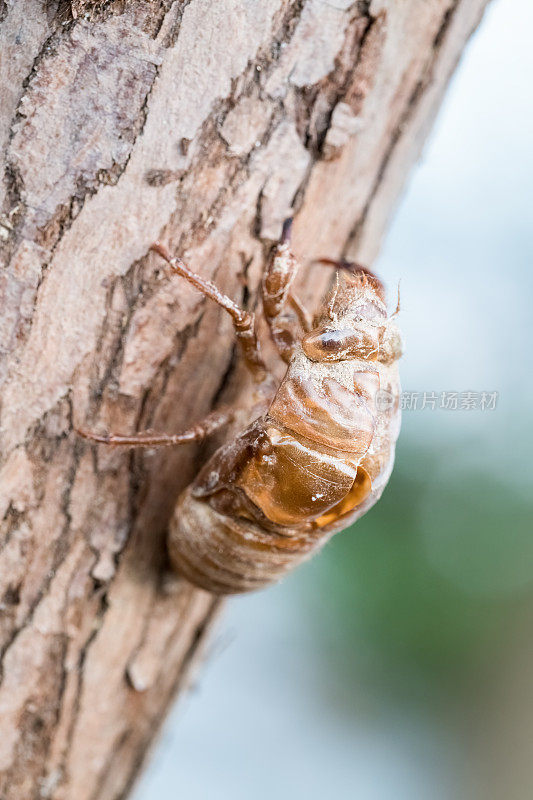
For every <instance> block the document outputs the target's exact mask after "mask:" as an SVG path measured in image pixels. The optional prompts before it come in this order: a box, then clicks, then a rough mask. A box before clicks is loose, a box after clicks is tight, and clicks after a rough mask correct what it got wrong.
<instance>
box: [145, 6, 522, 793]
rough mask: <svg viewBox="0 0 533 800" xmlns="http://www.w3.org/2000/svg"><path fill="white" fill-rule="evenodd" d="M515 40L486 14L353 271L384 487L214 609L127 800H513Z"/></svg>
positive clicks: (517, 757) (517, 587) (517, 431)
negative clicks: (366, 280)
mask: <svg viewBox="0 0 533 800" xmlns="http://www.w3.org/2000/svg"><path fill="white" fill-rule="evenodd" d="M532 30H533V4H532V3H531V0H495V1H494V2H493V3H492V5H491V6H490V7H489V9H488V11H487V13H486V16H485V19H484V21H483V23H482V26H481V28H480V29H479V31H478V32H477V34H476V35H475V37H474V38H473V39H472V41H471V43H470V45H469V47H468V49H467V51H466V53H465V55H464V58H463V60H462V62H461V64H460V66H459V69H458V71H457V73H456V75H455V78H454V80H453V83H452V85H451V87H450V90H449V92H448V95H447V99H446V101H445V103H444V105H443V107H442V110H441V113H440V116H439V119H438V120H437V124H436V126H435V130H434V133H433V136H432V138H431V140H430V142H429V143H428V146H427V147H426V151H425V154H424V157H423V159H422V161H421V163H420V164H419V166H418V168H417V169H416V170H415V172H414V174H413V177H412V180H411V182H410V185H409V187H408V189H407V191H406V193H405V195H404V197H403V200H402V203H401V205H400V208H399V209H398V213H397V215H396V217H395V219H394V223H393V225H392V227H391V229H390V231H389V234H388V237H387V239H386V241H385V244H384V248H383V251H382V254H381V256H380V259H379V261H378V263H377V264H376V265H375V269H376V271H377V272H378V274H380V275H381V276H382V277H383V278H384V280H385V282H386V284H387V285H388V286H389V287H390V295H394V293H395V288H394V287H395V285H396V284H397V282H398V280H399V279H400V278H401V292H402V313H401V318H400V323H401V326H402V329H403V331H404V334H405V343H406V354H405V356H404V358H403V361H402V365H401V370H402V382H403V388H404V390H405V394H404V404H405V405H406V406H407V407H406V409H405V410H404V415H403V427H402V432H401V436H400V440H399V445H398V450H397V463H396V467H395V471H394V473H393V476H392V479H391V481H390V484H389V487H388V488H387V490H386V492H385V494H384V496H383V498H382V500H381V502H380V503H379V504H378V505H377V506H376V508H375V509H374V510H372V511H371V512H370V513H369V514H368V515H367V516H366V517H365V518H364V519H363V520H361V521H360V522H358V523H357V526H356V528H355V529H353V530H348V531H346V532H345V533H343V534H340V535H338V536H337V537H336V538H335V539H334V540H333V541H332V542H331V543H330V544H329V545H328V546H327V547H326V549H325V550H324V551H323V553H322V554H321V556H319V557H317V558H316V559H315V560H314V561H312V562H311V563H310V564H309V565H307V566H306V567H304V568H303V569H301V570H300V571H299V572H298V573H297V574H295V575H293V576H292V577H290V578H289V579H288V580H287V581H286V582H285V583H283V584H282V585H280V586H277V587H274V588H272V589H269V590H267V591H264V592H262V593H259V594H257V595H252V596H250V597H243V598H238V599H235V600H233V601H231V602H230V603H229V604H228V605H227V607H226V610H225V615H224V617H223V619H222V621H221V623H219V628H218V632H217V633H216V635H215V637H214V640H212V643H211V652H210V653H209V654H208V657H207V660H206V663H205V664H204V666H203V669H202V670H201V674H200V675H199V677H198V685H197V686H196V687H195V688H194V689H193V691H192V692H191V693H189V694H188V695H187V696H185V697H183V698H182V699H181V700H180V701H179V703H178V704H177V706H176V707H175V708H174V710H173V711H172V712H171V715H170V717H169V719H168V721H167V724H166V726H165V728H164V731H163V734H162V737H161V739H160V742H159V744H158V747H157V749H156V751H155V753H154V754H153V759H152V761H151V763H150V765H149V767H148V769H147V771H146V773H145V775H144V776H143V779H142V781H141V783H140V784H139V786H138V787H137V791H136V793H135V795H134V797H135V800H154V798H157V800H171V798H172V800H174V798H175V797H176V796H177V794H178V793H179V795H180V796H183V797H186V798H187V800H200V799H201V800H203V799H204V798H217V799H218V798H221V800H225V798H228V799H229V798H231V800H241V799H242V800H244V799H245V798H246V800H249V798H255V800H263V799H265V800H266V798H271V797H276V798H280V800H285V799H286V798H291V800H292V798H295V797H297V798H299V797H306V798H308V800H315V799H316V800H318V798H323V797H324V796H329V797H334V798H344V797H354V798H361V800H419V799H420V800H457V799H458V798H468V799H470V798H483V800H493V798H494V800H503V799H504V798H505V800H512V799H514V798H516V799H517V800H526V799H527V798H531V797H533V492H532V491H531V488H532V487H531V473H532V469H531V458H532V454H531V451H532V444H533V434H532V421H533V418H532V414H531V402H532V396H533V369H532V358H531V351H532V325H531V321H532V314H531V305H532V303H533V293H532V288H533V272H532V270H531V266H532V265H531V261H532V251H533V246H532V233H531V231H532V224H531V223H532V212H533V199H532V183H533V149H532V142H533V112H532V108H531V105H530V103H531V99H532V98H531V82H532V77H533V48H532V47H531V31H532ZM528 103H529V106H528ZM424 393H425V397H424ZM443 393H444V398H445V402H447V403H448V404H449V405H451V406H452V407H451V408H441V404H442V398H443ZM452 393H457V394H456V395H455V397H456V402H457V408H455V409H454V408H453V405H454V400H453V395H452ZM494 393H497V396H495V395H494ZM494 400H495V403H494ZM413 406H416V408H414V407H413ZM433 406H434V407H433ZM494 406H495V407H494Z"/></svg>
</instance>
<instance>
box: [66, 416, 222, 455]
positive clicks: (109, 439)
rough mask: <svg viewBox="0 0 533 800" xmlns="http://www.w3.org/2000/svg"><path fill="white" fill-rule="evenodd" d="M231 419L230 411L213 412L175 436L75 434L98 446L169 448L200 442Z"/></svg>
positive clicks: (85, 431)
mask: <svg viewBox="0 0 533 800" xmlns="http://www.w3.org/2000/svg"><path fill="white" fill-rule="evenodd" d="M232 417H233V414H232V412H231V411H213V412H212V413H211V414H208V415H207V417H205V419H203V420H202V421H201V422H198V423H197V424H196V425H193V426H192V428H189V429H188V430H186V431H182V433H175V434H169V433H154V432H153V431H144V432H141V433H133V434H131V435H123V434H120V433H104V434H98V433H92V432H91V431H87V430H85V429H83V428H78V429H77V432H78V433H79V434H80V436H83V438H84V439H88V440H89V441H91V442H98V443H99V444H110V445H125V446H127V447H160V446H166V447H169V446H171V445H177V444H187V442H198V441H201V440H202V439H205V438H206V437H207V436H209V435H210V434H211V433H214V432H215V431H216V430H218V428H221V427H222V426H223V425H226V424H227V423H228V422H230V420H231V419H232Z"/></svg>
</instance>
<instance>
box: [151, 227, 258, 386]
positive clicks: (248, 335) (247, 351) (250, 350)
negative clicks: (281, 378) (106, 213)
mask: <svg viewBox="0 0 533 800" xmlns="http://www.w3.org/2000/svg"><path fill="white" fill-rule="evenodd" d="M150 249H151V250H153V251H154V252H155V253H157V254H158V255H160V256H161V257H162V258H164V259H165V261H166V262H167V263H168V264H170V266H171V267H172V269H173V270H174V272H177V273H178V275H181V277H182V278H185V280H187V281H188V282H189V283H190V284H192V286H194V287H195V288H196V289H198V291H199V292H201V293H202V294H203V295H205V297H209V298H211V300H214V301H215V303H218V305H219V306H221V308H223V309H224V310H225V311H227V312H228V314H229V315H230V317H231V319H232V322H233V327H234V329H235V335H236V337H237V341H238V342H239V344H240V346H241V348H242V352H243V355H244V359H245V362H246V365H247V366H248V368H249V370H250V371H251V373H252V375H253V377H254V380H256V381H257V382H260V381H263V380H264V379H265V377H266V376H267V368H266V365H265V362H264V361H263V359H262V357H261V353H260V350H259V342H258V340H257V334H256V331H255V316H254V314H252V313H251V312H250V311H246V310H245V309H243V308H240V306H238V305H237V304H236V303H234V302H233V300H232V299H231V298H230V297H228V296H227V295H225V294H223V292H221V291H220V289H219V288H218V287H217V286H216V285H215V284H214V283H213V282H212V281H210V280H207V278H202V277H201V276H200V275H197V274H196V273H195V272H193V271H192V270H191V269H189V267H188V266H187V265H186V264H185V263H184V262H183V261H182V260H181V258H178V257H177V256H174V257H173V256H172V255H171V254H170V253H169V251H168V250H167V248H166V247H165V246H164V245H163V244H161V242H155V243H154V244H153V245H152V247H151V248H150Z"/></svg>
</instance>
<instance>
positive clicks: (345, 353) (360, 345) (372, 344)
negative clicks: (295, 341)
mask: <svg viewBox="0 0 533 800" xmlns="http://www.w3.org/2000/svg"><path fill="white" fill-rule="evenodd" d="M302 347H303V351H304V353H305V355H306V356H307V358H310V359H311V361H346V360H347V359H355V358H362V359H365V360H366V361H374V360H375V359H376V358H377V357H378V355H379V330H378V329H377V328H374V329H373V330H364V329H363V328H337V329H335V328H332V329H329V328H319V329H318V330H314V331H311V333H308V334H307V336H304V338H303V339H302Z"/></svg>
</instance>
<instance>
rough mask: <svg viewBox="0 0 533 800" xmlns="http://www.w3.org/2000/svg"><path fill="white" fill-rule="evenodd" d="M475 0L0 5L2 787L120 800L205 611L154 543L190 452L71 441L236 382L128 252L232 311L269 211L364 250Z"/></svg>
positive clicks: (264, 245)
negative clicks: (174, 265) (176, 269)
mask: <svg viewBox="0 0 533 800" xmlns="http://www.w3.org/2000/svg"><path fill="white" fill-rule="evenodd" d="M485 3H486V0H402V2H398V0H372V2H364V1H363V0H361V1H360V2H352V1H351V0H332V1H331V2H326V0H264V2H259V1H258V0H256V1H255V2H254V0H220V1H219V2H208V0H175V1H174V2H172V0H129V2H125V0H107V2H101V1H100V0H71V1H70V2H69V1H68V0H59V2H51V0H48V2H45V3H43V2H42V0H39V1H38V0H4V2H3V3H2V2H0V18H2V20H3V21H2V26H1V32H0V42H1V50H2V62H1V64H0V72H1V78H0V80H1V85H2V109H1V112H0V142H1V148H2V152H3V157H4V169H5V172H4V180H3V184H2V186H1V189H0V192H1V194H2V197H1V202H0V209H1V216H0V246H1V249H2V252H3V257H4V260H5V265H4V266H3V267H2V272H1V273H0V297H1V298H2V314H1V319H0V381H1V382H2V402H1V418H0V419H1V424H0V441H1V453H2V455H1V463H0V479H1V486H0V519H1V518H3V522H2V532H1V539H0V597H1V598H2V600H1V603H2V605H1V609H2V617H1V627H0V637H1V638H0V646H1V653H2V671H1V674H0V679H1V684H0V720H1V722H0V724H1V728H2V729H1V736H0V770H2V778H1V779H0V787H1V789H0V795H1V797H2V798H5V799H6V800H8V799H9V800H11V798H13V799H14V798H16V800H20V798H46V797H49V798H57V800H66V799H68V800H89V799H90V798H98V800H107V799H108V798H120V797H124V796H125V795H126V794H127V792H128V789H129V787H130V786H131V784H132V781H133V779H134V777H135V775H136V774H137V772H138V770H139V766H140V763H141V760H142V757H143V755H144V753H145V751H146V749H147V747H148V746H149V744H150V741H151V739H152V737H153V736H154V733H155V732H156V731H157V729H158V727H159V725H160V723H161V720H162V718H163V717H164V714H165V713H166V710H167V708H168V705H169V702H170V701H171V699H172V698H173V697H174V695H175V694H176V691H177V690H179V688H181V687H182V686H183V684H184V681H185V677H186V674H187V671H188V669H189V666H190V664H191V661H192V660H193V659H194V657H195V655H196V653H197V651H198V648H199V645H200V643H201V642H202V640H203V639H204V637H205V632H206V630H207V628H208V627H209V624H210V622H211V620H212V618H213V615H214V614H215V612H216V610H217V606H218V601H217V600H216V598H214V597H212V596H210V595H208V594H207V593H205V592H202V591H199V590H196V589H194V588H193V587H191V586H190V585H188V584H186V583H185V582H184V581H182V580H180V579H179V578H176V577H172V576H170V574H169V572H168V568H167V561H166V552H165V544H164V532H165V526H166V523H167V520H168V517H169V515H170V513H171V510H172V507H173V503H174V502H175V499H176V496H177V494H178V492H179V491H180V490H181V489H182V488H183V487H184V486H185V485H186V484H187V483H188V482H189V481H190V479H191V478H192V476H193V475H194V474H195V471H196V470H197V469H198V465H199V463H200V462H201V460H202V459H203V458H204V457H205V452H206V451H205V448H200V447H198V446H193V445H187V446H184V447H182V448H181V449H180V448H176V449H173V450H163V451H157V452H139V451H135V452H132V451H127V450H126V451H124V450H120V451H119V450H112V451H111V452H109V451H106V450H105V449H104V448H103V447H100V448H95V447H93V446H91V445H89V444H87V443H86V442H84V441H82V440H81V439H80V438H79V437H78V436H77V435H76V434H75V432H73V425H82V424H83V425H85V426H86V427H91V428H93V429H98V430H111V431H118V432H131V431H134V430H142V429H146V428H149V427H152V428H154V429H156V430H161V431H167V432H176V431H179V430H180V429H182V428H185V427H186V426H189V425H190V424H191V423H193V422H195V421H197V420H198V419H200V418H201V417H202V416H203V415H204V413H206V412H208V411H209V410H210V409H211V408H212V407H213V406H214V405H215V404H217V403H219V402H220V399H221V398H222V397H223V396H224V397H225V398H230V399H231V398H232V397H233V396H234V395H235V394H236V393H237V392H238V388H239V386H240V380H239V379H238V377H237V376H236V361H235V358H234V347H233V340H232V332H231V327H230V325H229V323H228V321H227V320H226V319H225V318H224V317H223V316H222V315H221V313H219V311H218V309H217V308H216V307H213V305H212V304H209V303H208V302H206V301H204V300H203V299H202V298H201V297H200V296H199V295H198V294H197V293H195V291H194V290H193V289H191V288H189V287H188V286H187V285H185V284H184V283H183V282H182V281H181V280H180V279H179V278H177V277H169V275H168V274H167V272H166V271H165V269H164V267H163V265H162V263H161V261H160V260H159V259H158V258H157V257H156V256H155V255H154V254H148V248H149V246H150V244H151V243H152V242H153V241H155V240H156V239H161V240H162V241H164V242H165V243H166V244H168V245H169V247H170V248H171V249H172V250H173V251H176V252H179V253H180V254H184V253H185V254H186V257H187V260H188V262H189V263H190V265H191V266H193V267H194V268H195V269H197V270H198V271H199V272H201V273H202V274H203V275H205V276H211V277H212V276H214V277H215V278H216V281H217V282H218V283H219V285H221V287H222V288H224V289H225V290H226V291H227V292H229V293H230V294H231V295H232V296H233V297H235V298H236V299H239V300H240V301H242V302H244V303H248V305H253V303H254V301H255V298H256V292H257V286H258V281H259V279H260V275H261V269H262V265H263V263H264V257H265V253H266V252H267V251H268V248H269V246H270V244H271V241H272V239H275V238H277V237H278V236H279V234H280V230H281V223H282V221H283V219H284V217H285V216H286V215H287V214H288V213H289V211H290V210H291V208H292V209H293V210H294V211H295V213H296V220H295V226H294V245H295V250H296V252H297V253H298V254H299V255H300V256H301V257H302V258H306V259H311V258H313V257H317V256H322V255H325V254H328V255H330V256H333V257H336V256H340V255H341V254H345V255H350V256H356V257H357V258H358V259H359V260H363V261H365V262H367V263H370V262H371V261H372V259H373V257H374V255H375V253H376V250H377V247H378V245H379V240H380V237H381V235H382V232H383V229H384V227H385V224H386V221H387V218H388V216H389V214H390V211H391V208H392V206H393V205H394V203H395V201H396V198H397V196H398V193H399V191H400V189H401V187H402V184H403V182H404V179H405V176H406V174H407V172H408V169H409V168H410V166H411V165H412V163H413V161H414V160H415V159H416V157H417V155H418V154H419V151H420V147H421V144H422V142H423V140H424V138H425V136H426V133H427V131H428V129H429V127H430V124H431V122H432V120H433V117H434V115H435V113H436V110H437V108H438V105H439V102H440V100H441V97H442V93H443V91H444V88H445V86H446V83H447V81H448V79H449V77H450V74H451V72H452V70H453V68H454V66H455V64H456V61H457V59H458V57H459V55H460V53H461V50H462V48H463V46H464V44H465V42H466V40H467V38H468V36H469V35H470V33H471V31H472V30H473V29H474V27H475V26H476V24H477V22H478V21H479V18H480V16H481V14H482V11H483V7H484V6H485ZM319 269H320V268H318V270H319ZM310 274H311V273H310V272H309V271H308V272H307V273H306V275H305V276H303V287H302V294H303V295H307V298H308V300H315V301H316V299H317V296H318V294H319V292H320V291H321V289H322V288H323V286H324V280H325V279H326V277H327V276H326V275H325V271H324V270H323V271H322V272H320V271H316V272H313V273H312V279H311V278H310V277H309V276H310ZM237 372H238V370H237Z"/></svg>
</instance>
